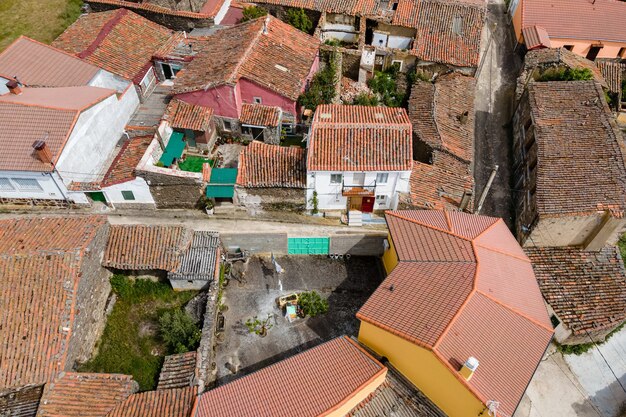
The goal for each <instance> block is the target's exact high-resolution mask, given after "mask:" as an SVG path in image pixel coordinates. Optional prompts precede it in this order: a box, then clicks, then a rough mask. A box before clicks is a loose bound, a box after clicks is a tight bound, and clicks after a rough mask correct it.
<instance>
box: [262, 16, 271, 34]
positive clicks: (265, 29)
mask: <svg viewBox="0 0 626 417" xmlns="http://www.w3.org/2000/svg"><path fill="white" fill-rule="evenodd" d="M269 25H270V16H269V15H268V16H267V17H266V18H265V21H264V22H263V34H264V35H267V33H268V32H269V29H268V27H269Z"/></svg>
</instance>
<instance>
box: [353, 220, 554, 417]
mask: <svg viewBox="0 0 626 417" xmlns="http://www.w3.org/2000/svg"><path fill="white" fill-rule="evenodd" d="M387 224H388V226H389V232H390V235H391V239H392V240H393V244H394V246H395V248H396V252H397V254H398V258H399V261H400V262H399V264H398V266H396V268H395V269H394V270H393V271H392V272H391V273H390V274H389V276H388V277H387V279H385V281H384V282H383V283H382V284H381V286H380V287H379V288H378V289H377V290H376V291H375V292H374V294H373V295H372V296H371V297H370V299H369V300H368V301H367V302H366V303H365V305H364V306H363V307H362V308H361V310H360V311H359V312H358V314H357V317H358V318H359V319H360V320H363V321H365V322H369V323H372V324H374V325H376V326H378V327H381V328H383V329H385V330H387V331H389V332H391V333H394V334H396V335H398V336H400V337H402V338H404V339H406V340H408V341H410V342H412V343H415V344H417V345H419V346H422V347H424V348H427V349H430V350H432V351H433V352H434V353H435V355H436V356H437V357H438V358H439V359H440V360H441V361H442V362H443V363H444V364H445V365H446V366H448V367H449V368H450V370H451V372H453V373H454V374H456V373H457V372H458V370H459V369H460V367H461V365H462V364H463V363H464V362H465V361H466V360H467V359H468V358H469V357H470V356H473V357H476V358H477V359H478V360H479V362H480V366H479V368H478V370H477V371H476V372H475V374H474V376H473V377H472V379H471V380H470V381H469V382H468V381H466V380H465V379H463V378H461V377H459V378H460V379H461V380H462V382H464V383H465V384H467V386H468V387H469V389H470V390H472V391H473V392H474V394H475V395H476V396H477V398H479V399H480V400H481V401H483V402H486V401H488V400H494V401H499V402H500V403H501V409H500V410H501V411H502V412H504V413H506V414H509V415H512V414H513V412H514V411H515V408H516V407H517V404H518V402H519V400H520V399H521V397H522V395H523V394H524V391H525V390H526V386H527V384H528V382H529V381H530V379H531V378H532V375H533V373H534V371H535V368H536V366H537V364H538V363H539V360H540V359H541V357H542V356H543V353H544V351H545V349H546V347H547V345H548V343H549V342H550V340H551V338H552V326H551V324H550V321H549V319H548V315H547V313H546V307H545V304H544V301H543V298H542V296H541V292H540V291H539V286H538V285H537V281H536V279H535V276H534V273H533V269H532V266H531V263H530V261H529V260H528V258H527V257H526V255H525V254H524V252H523V251H522V249H521V247H520V246H519V245H518V243H517V241H516V240H515V238H514V237H513V235H512V234H511V232H510V231H509V229H508V228H507V226H506V224H505V223H504V222H503V221H502V220H501V219H495V218H491V217H485V216H475V215H470V214H466V213H461V212H443V211H395V212H387ZM486 341H488V343H486ZM504 375H506V378H503V376H504Z"/></svg>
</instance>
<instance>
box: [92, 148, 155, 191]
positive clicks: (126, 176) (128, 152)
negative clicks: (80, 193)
mask: <svg viewBox="0 0 626 417" xmlns="http://www.w3.org/2000/svg"><path fill="white" fill-rule="evenodd" d="M152 139H153V137H152V136H137V137H134V138H132V139H130V140H128V141H126V142H125V143H124V144H123V145H122V149H121V150H120V152H119V153H118V154H117V156H116V157H115V159H114V160H113V163H112V164H111V166H110V167H109V169H108V171H107V173H106V174H105V175H104V178H103V179H102V182H101V183H100V184H99V187H110V186H112V185H115V184H121V183H123V182H126V181H132V180H134V179H135V178H136V175H135V168H136V167H137V165H138V164H139V161H140V160H141V158H142V157H143V155H144V153H145V152H146V149H147V148H148V146H150V143H151V142H152Z"/></svg>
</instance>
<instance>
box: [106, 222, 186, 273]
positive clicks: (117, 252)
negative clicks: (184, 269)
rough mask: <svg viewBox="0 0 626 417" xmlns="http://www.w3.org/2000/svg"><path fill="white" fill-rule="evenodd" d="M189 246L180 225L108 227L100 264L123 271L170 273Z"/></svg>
mask: <svg viewBox="0 0 626 417" xmlns="http://www.w3.org/2000/svg"><path fill="white" fill-rule="evenodd" d="M190 243H191V233H190V232H189V231H188V230H187V229H185V228H184V227H182V226H146V225H115V226H111V232H110V234H109V241H108V243H107V247H106V251H105V252H104V260H103V261H102V265H104V266H106V267H109V268H115V269H125V270H140V271H141V270H153V269H161V270H165V271H174V270H175V269H176V267H177V266H178V264H179V262H180V259H179V257H180V255H181V253H182V251H183V250H184V249H186V248H187V247H188V246H189V244H190Z"/></svg>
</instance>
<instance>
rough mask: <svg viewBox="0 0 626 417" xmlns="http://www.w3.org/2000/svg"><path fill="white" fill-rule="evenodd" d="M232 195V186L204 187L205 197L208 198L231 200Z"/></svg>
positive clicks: (233, 193) (233, 191) (233, 190)
mask: <svg viewBox="0 0 626 417" xmlns="http://www.w3.org/2000/svg"><path fill="white" fill-rule="evenodd" d="M212 175H213V174H211V176H212ZM234 195H235V186H234V185H207V187H206V196H207V197H209V198H233V196H234Z"/></svg>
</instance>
